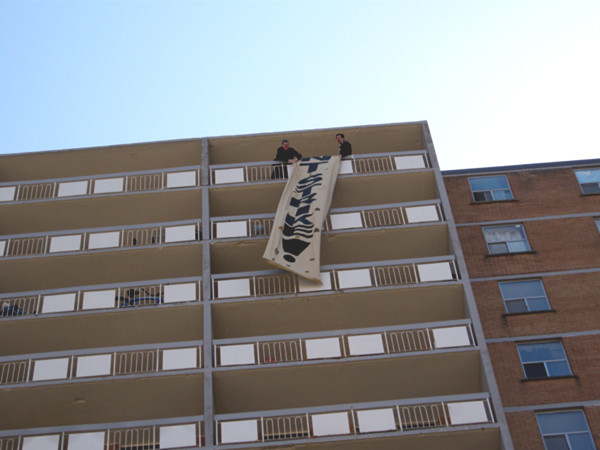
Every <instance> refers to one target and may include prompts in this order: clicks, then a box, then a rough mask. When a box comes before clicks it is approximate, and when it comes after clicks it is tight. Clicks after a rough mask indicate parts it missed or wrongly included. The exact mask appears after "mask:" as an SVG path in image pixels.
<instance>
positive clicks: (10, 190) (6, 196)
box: [0, 186, 17, 202]
mask: <svg viewBox="0 0 600 450" xmlns="http://www.w3.org/2000/svg"><path fill="white" fill-rule="evenodd" d="M15 192H17V187H16V186H5V187H0V202H12V201H13V200H14V199H15Z"/></svg>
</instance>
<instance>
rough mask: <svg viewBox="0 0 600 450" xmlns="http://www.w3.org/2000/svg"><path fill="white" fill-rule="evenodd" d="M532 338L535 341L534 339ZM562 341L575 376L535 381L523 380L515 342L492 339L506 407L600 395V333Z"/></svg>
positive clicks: (497, 372) (499, 382)
mask: <svg viewBox="0 0 600 450" xmlns="http://www.w3.org/2000/svg"><path fill="white" fill-rule="evenodd" d="M532 341H533V342H535V340H534V339H532ZM528 342H529V341H528ZM562 343H563V346H564V348H565V352H566V354H567V359H568V361H569V364H570V366H571V371H572V373H573V375H575V377H569V378H548V379H542V380H531V381H523V380H524V379H525V374H524V372H523V368H522V366H521V361H520V359H519V353H518V351H517V345H516V343H515V342H496V343H488V349H489V352H490V358H491V360H492V366H493V368H494V374H495V376H496V381H497V383H498V388H499V390H500V396H501V397H502V403H503V405H504V406H505V407H509V406H523V405H538V404H549V403H566V402H577V401H589V400H597V399H598V398H600V377H598V373H599V371H600V335H588V336H577V337H566V338H563V339H562Z"/></svg>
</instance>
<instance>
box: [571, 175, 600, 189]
mask: <svg viewBox="0 0 600 450" xmlns="http://www.w3.org/2000/svg"><path fill="white" fill-rule="evenodd" d="M575 176H576V177H577V181H579V185H580V186H581V190H582V191H583V193H584V194H600V169H585V170H576V171H575Z"/></svg>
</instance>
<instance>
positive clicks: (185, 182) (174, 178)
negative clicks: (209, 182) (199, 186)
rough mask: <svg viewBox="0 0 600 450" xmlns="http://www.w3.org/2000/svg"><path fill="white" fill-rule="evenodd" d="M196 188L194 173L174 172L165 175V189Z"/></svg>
mask: <svg viewBox="0 0 600 450" xmlns="http://www.w3.org/2000/svg"><path fill="white" fill-rule="evenodd" d="M188 186H196V172H195V171H193V170H192V171H189V172H174V173H168V174H167V187H168V188H178V187H188Z"/></svg>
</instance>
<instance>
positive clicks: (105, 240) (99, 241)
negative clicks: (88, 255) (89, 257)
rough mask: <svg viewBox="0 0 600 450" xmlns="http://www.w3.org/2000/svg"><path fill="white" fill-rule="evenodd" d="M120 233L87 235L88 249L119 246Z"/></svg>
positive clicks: (109, 232) (110, 232)
mask: <svg viewBox="0 0 600 450" xmlns="http://www.w3.org/2000/svg"><path fill="white" fill-rule="evenodd" d="M120 238H121V232H120V231H108V232H106V233H92V234H90V235H89V241H88V249H90V250H94V249H97V248H113V247H119V246H120V244H121V240H120Z"/></svg>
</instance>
